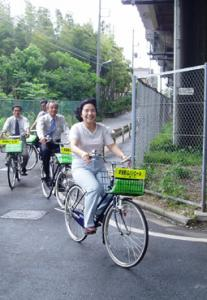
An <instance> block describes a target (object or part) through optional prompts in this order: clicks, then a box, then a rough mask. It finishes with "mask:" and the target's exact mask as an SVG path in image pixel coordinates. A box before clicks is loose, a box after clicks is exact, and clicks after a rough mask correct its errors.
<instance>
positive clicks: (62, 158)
mask: <svg viewBox="0 0 207 300" xmlns="http://www.w3.org/2000/svg"><path fill="white" fill-rule="evenodd" d="M55 156H56V158H57V160H58V162H59V164H61V165H62V164H71V163H72V155H71V154H61V153H56V154H55Z"/></svg>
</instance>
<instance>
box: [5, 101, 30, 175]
mask: <svg viewBox="0 0 207 300" xmlns="http://www.w3.org/2000/svg"><path fill="white" fill-rule="evenodd" d="M12 113H13V116H11V117H9V118H7V119H6V121H5V123H4V126H3V129H2V133H3V134H4V133H9V134H10V135H13V136H21V140H22V142H23V151H22V156H23V162H22V173H21V174H22V175H27V173H26V165H27V162H28V158H29V155H28V151H27V146H26V137H27V136H29V121H28V119H27V118H26V117H23V116H22V115H21V113H22V107H21V106H20V105H14V106H13V107H12Z"/></svg>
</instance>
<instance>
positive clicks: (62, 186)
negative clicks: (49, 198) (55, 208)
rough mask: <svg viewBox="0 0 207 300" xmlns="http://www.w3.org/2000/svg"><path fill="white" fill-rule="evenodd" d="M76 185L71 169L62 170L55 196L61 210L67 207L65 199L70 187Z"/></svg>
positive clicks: (56, 185)
mask: <svg viewBox="0 0 207 300" xmlns="http://www.w3.org/2000/svg"><path fill="white" fill-rule="evenodd" d="M72 185H74V182H73V179H72V174H71V170H70V169H65V168H64V169H62V170H61V171H60V173H59V174H58V176H57V180H56V183H55V195H56V199H57V202H58V204H59V206H60V207H61V208H64V206H65V199H66V195H67V192H68V191H69V189H70V187H71V186H72Z"/></svg>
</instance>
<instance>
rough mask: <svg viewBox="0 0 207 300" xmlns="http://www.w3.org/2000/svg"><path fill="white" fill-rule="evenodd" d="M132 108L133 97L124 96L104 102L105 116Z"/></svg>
mask: <svg viewBox="0 0 207 300" xmlns="http://www.w3.org/2000/svg"><path fill="white" fill-rule="evenodd" d="M130 109H131V97H130V96H124V97H121V98H119V99H117V100H113V101H109V100H107V101H104V102H103V115H104V116H106V117H107V116H115V115H117V114H120V113H122V112H125V111H129V110H130Z"/></svg>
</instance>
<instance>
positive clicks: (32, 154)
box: [27, 145, 38, 170]
mask: <svg viewBox="0 0 207 300" xmlns="http://www.w3.org/2000/svg"><path fill="white" fill-rule="evenodd" d="M27 149H28V155H29V159H28V163H27V170H32V169H33V168H34V167H35V166H36V164H37V162H38V153H37V149H36V147H35V146H34V145H27Z"/></svg>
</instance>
